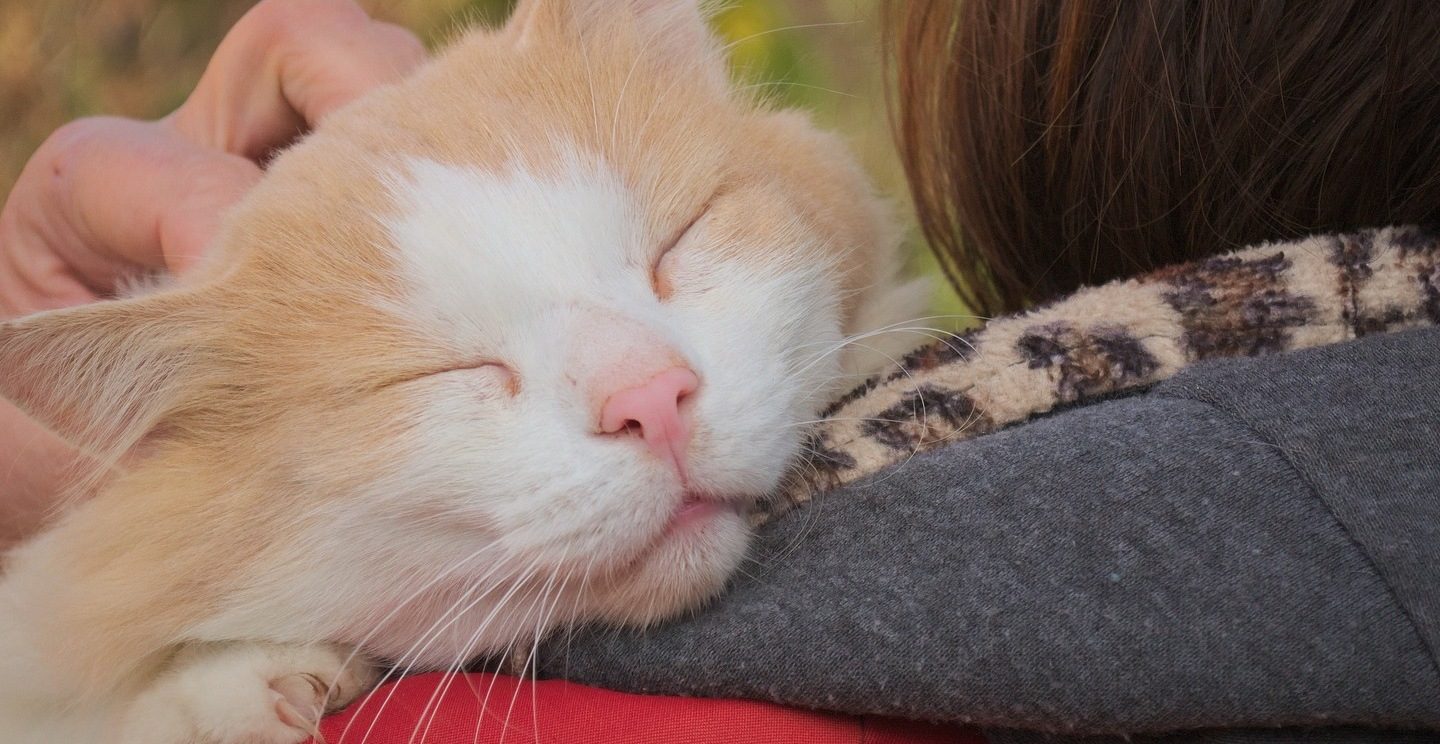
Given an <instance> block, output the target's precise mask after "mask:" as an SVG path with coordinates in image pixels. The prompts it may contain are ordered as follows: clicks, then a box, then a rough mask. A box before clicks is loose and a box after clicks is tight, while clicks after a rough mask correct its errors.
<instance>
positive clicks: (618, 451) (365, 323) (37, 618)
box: [0, 0, 925, 744]
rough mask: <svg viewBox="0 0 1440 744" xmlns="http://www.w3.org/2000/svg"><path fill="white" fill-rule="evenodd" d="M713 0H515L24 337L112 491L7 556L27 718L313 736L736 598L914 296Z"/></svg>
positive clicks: (47, 420) (16, 348) (147, 731)
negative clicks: (849, 394) (178, 239)
mask: <svg viewBox="0 0 1440 744" xmlns="http://www.w3.org/2000/svg"><path fill="white" fill-rule="evenodd" d="M706 24H707V22H706V18H705V13H704V11H703V10H702V9H701V8H700V7H699V5H698V4H697V0H569V1H566V0H524V1H523V2H521V3H520V6H519V8H518V9H517V10H516V12H515V13H514V14H513V16H512V17H511V19H510V20H509V21H508V22H507V23H506V24H505V25H504V26H502V27H500V28H498V29H483V28H482V29H474V30H471V31H468V32H466V33H465V34H464V35H462V36H461V37H460V38H459V39H458V40H457V41H456V42H455V43H453V44H452V45H450V46H449V48H447V49H446V50H445V51H444V52H443V53H442V54H440V55H438V56H437V57H436V59H435V60H434V61H432V62H431V63H429V64H428V65H427V66H426V67H424V68H422V69H421V70H420V71H418V72H417V73H416V74H415V75H413V76H412V77H410V78H409V79H407V80H406V81H404V82H402V83H399V84H395V85H393V86H389V87H386V88H382V89H379V90H377V91H375V92H373V93H371V94H369V95H367V96H365V97H364V98H362V99H360V100H358V101H356V102H355V103H353V104H351V105H349V106H347V107H345V108H343V109H341V110H339V111H337V112H336V113H334V114H333V115H331V116H330V117H329V118H327V119H326V120H325V121H324V122H323V123H322V125H321V126H319V127H318V128H317V130H316V131H315V132H313V133H312V134H311V135H309V136H307V137H306V138H304V139H303V140H302V141H300V142H299V143H297V144H296V145H294V146H292V147H291V148H289V149H288V150H286V151H284V152H283V153H281V154H280V155H279V156H278V157H277V158H276V159H275V160H274V161H273V162H272V163H271V164H270V165H269V167H268V169H267V174H266V177H265V178H264V180H263V181H262V182H261V183H260V184H259V185H258V186H257V187H256V188H255V189H254V191H253V192H252V193H251V194H249V195H248V196H247V197H246V198H245V199H244V200H243V202H242V203H241V204H240V205H239V206H237V207H236V208H235V209H234V210H233V211H232V212H231V213H230V214H229V215H228V216H227V218H226V222H225V225H224V227H223V229H222V233H221V237H220V238H219V239H218V240H217V244H216V246H215V250H214V251H213V252H212V254H211V255H210V256H209V258H207V259H206V261H205V262H204V263H203V265H202V266H200V267H199V268H198V269H197V270H196V271H194V272H192V273H190V274H188V275H186V276H185V277H183V278H181V279H177V280H175V281H174V282H173V283H171V284H168V285H165V286H162V287H158V288H152V289H150V290H148V291H145V292H143V293H140V294H137V295H134V296H128V297H124V298H119V299H115V300H110V301H106V302H101V303H98V304H94V305H90V306H85V307H78V308H74V309H67V310H60V311H54V312H46V313H40V314H36V315H33V316H29V317H26V318H22V319H19V320H16V321H12V322H9V323H6V324H3V325H0V371H3V375H0V394H4V395H5V396H6V397H7V398H9V399H11V400H13V401H15V402H16V403H17V404H18V405H20V406H21V407H22V408H23V409H24V410H26V411H27V412H28V413H29V414H30V415H32V416H33V417H35V418H36V419H37V420H39V421H41V422H43V423H44V424H46V425H47V426H48V427H50V428H51V429H52V430H54V431H55V432H57V433H59V434H61V435H62V436H64V437H65V438H67V439H68V440H69V441H71V442H73V443H74V444H75V445H76V446H78V447H79V448H80V449H81V450H82V451H84V452H85V453H87V454H88V455H89V456H90V457H91V459H92V461H93V465H94V468H93V470H94V473H95V475H94V476H93V477H92V478H89V479H87V480H85V481H84V485H85V486H86V487H87V488H90V489H91V490H92V491H93V492H94V496H93V498H90V499H87V500H83V501H81V502H79V503H77V504H76V505H75V506H73V507H72V508H70V509H68V510H67V511H66V513H65V514H63V516H61V517H60V518H59V519H58V520H57V521H55V522H54V523H53V524H52V525H50V526H49V527H48V528H47V529H46V530H45V531H44V532H42V533H41V534H40V535H38V536H36V537H34V538H33V539H31V540H30V541H28V542H27V543H25V544H23V545H22V546H20V547H19V548H17V549H16V550H14V551H13V552H12V553H11V554H10V555H9V556H8V557H7V560H6V565H5V573H4V576H3V579H0V658H3V659H4V660H5V663H4V664H3V667H0V741H5V742H10V743H12V744H13V743H23V742H42V741H43V742H52V743H53V742H91V741H96V742H98V741H118V742H121V743H122V744H181V742H190V741H205V742H218V743H219V744H230V743H232V742H235V743H238V742H261V743H264V744H270V743H272V742H273V743H274V744H282V743H285V744H288V743H292V742H299V741H302V740H304V739H305V738H306V737H307V736H308V735H309V734H310V733H311V732H312V731H313V729H314V724H315V721H316V720H317V718H318V716H319V715H320V714H321V713H322V712H323V711H324V710H326V709H330V710H333V709H335V708H337V707H339V706H343V705H344V704H346V703H347V702H349V701H351V700H353V699H355V698H356V696H358V695H360V694H361V693H363V692H364V691H365V690H366V689H368V688H369V687H370V686H372V685H374V684H376V683H377V682H378V675H377V672H376V671H375V665H374V663H373V662H372V661H370V660H371V659H385V660H387V661H389V662H391V663H393V664H395V665H397V666H400V667H403V668H406V669H415V670H418V669H447V668H453V667H454V666H455V665H457V664H459V663H460V662H463V661H464V660H466V659H470V658H476V657H482V656H487V655H495V654H501V653H504V652H506V651H507V650H508V649H511V648H512V647H514V646H516V645H517V644H530V643H533V642H535V641H536V640H537V639H538V638H539V637H541V636H543V635H544V634H545V633H546V632H547V631H550V630H552V629H554V628H556V627H560V626H565V625H570V624H575V623H592V622H593V623H610V624H616V625H625V626H643V625H645V624H648V623H652V622H655V621H657V620H659V619H662V618H666V617H669V616H673V615H675V614H677V613H680V612H683V611H686V610H689V609H692V608H695V607H697V606H699V605H700V604H701V603H703V602H704V601H705V600H706V599H708V598H710V597H713V596H714V595H715V594H716V593H718V592H719V591H721V589H722V588H723V586H724V585H725V582H726V580H727V579H728V578H729V576H730V575H731V573H732V572H733V571H735V570H736V568H737V566H738V565H739V563H740V561H741V560H742V559H743V557H744V555H745V551H746V546H747V543H748V540H749V536H750V532H749V526H748V522H747V518H746V511H747V509H748V508H749V507H750V505H751V504H752V503H754V501H755V500H756V499H757V498H761V497H763V496H764V495H765V494H766V493H767V492H770V491H771V490H773V489H774V488H775V487H776V485H777V483H778V482H779V481H780V479H781V478H782V476H783V474H784V473H785V471H786V468H787V466H789V465H790V464H791V463H792V460H793V459H794V458H795V457H796V456H797V453H799V452H800V450H801V447H802V444H801V442H802V437H803V433H804V431H805V424H806V423H807V422H808V421H809V420H810V419H812V418H814V416H815V414H816V411H817V410H818V409H819V408H820V407H821V406H822V405H823V404H824V403H825V402H826V401H827V398H828V397H829V396H830V395H832V394H833V393H834V392H836V391H837V390H838V389H839V388H838V387H837V386H844V385H846V384H847V383H853V382H854V381H856V375H863V374H865V373H866V372H868V371H870V370H871V369H873V368H874V367H875V366H876V365H877V364H884V363H885V360H886V359H888V358H890V357H891V356H892V355H893V353H895V352H898V351H899V350H900V345H901V344H903V340H897V339H889V340H887V339H886V338H885V337H884V336H883V335H882V336H877V337H875V338H874V339H872V340H870V341H867V342H866V343H865V344H857V345H850V346H848V347H847V346H846V344H845V343H844V340H845V339H847V338H851V337H855V336H856V335H858V334H862V333H864V332H867V331H871V330H874V329H880V328H883V327H884V326H885V325H886V324H887V323H890V322H892V321H898V320H902V319H904V318H908V317H912V316H913V315H916V314H918V313H919V312H920V310H921V309H922V307H923V304H924V299H925V297H924V292H923V291H922V288H921V287H920V285H917V284H916V283H914V282H907V281H903V280H901V279H899V278H897V270H896V267H897V265H898V264H899V263H900V261H899V258H898V253H897V251H898V242H899V241H898V231H897V230H895V229H894V227H893V225H892V222H891V219H890V217H889V215H888V210H887V208H886V207H885V205H884V203H883V201H882V200H881V199H879V198H877V196H876V195H875V193H874V192H873V190H872V187H871V186H870V184H869V183H868V181H867V180H866V178H865V177H864V175H863V174H862V172H861V170H860V168H859V167H858V166H857V164H856V163H855V162H854V161H853V159H852V158H851V156H850V155H849V154H847V152H846V150H845V148H844V147H843V145H842V144H841V142H840V141H839V140H838V139H837V138H836V137H835V136H833V135H830V134H826V133H822V132H821V131H819V130H818V129H816V128H815V127H813V126H812V125H811V124H810V123H809V121H808V119H807V118H806V117H805V116H804V115H802V114H800V113H796V112H790V111H777V110H773V109H772V108H770V107H767V106H765V105H763V104H762V103H761V102H758V101H756V100H754V98H753V97H751V96H748V95H746V94H745V93H744V92H743V91H741V90H739V89H738V88H737V86H734V85H733V84H732V83H731V82H730V79H729V75H728V71H727V67H726V61H725V58H724V49H723V48H722V47H721V46H720V45H719V43H718V42H717V41H716V39H715V38H714V37H713V35H712V34H711V33H710V31H709V30H708V27H707V25H706Z"/></svg>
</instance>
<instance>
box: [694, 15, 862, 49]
mask: <svg viewBox="0 0 1440 744" xmlns="http://www.w3.org/2000/svg"><path fill="white" fill-rule="evenodd" d="M859 23H860V22H859V21H825V22H821V23H798V24H795V25H791V26H780V27H778V28H767V29H765V30H764V31H757V32H755V33H753V34H749V35H747V36H742V37H740V38H738V39H733V40H731V41H730V42H729V43H728V44H726V45H725V46H722V47H720V51H721V52H724V53H728V52H730V50H732V49H734V48H735V47H737V46H739V45H741V44H744V43H745V42H747V41H750V40H752V39H758V38H760V37H762V36H769V35H770V34H778V33H781V32H783V31H802V30H805V29H811V28H833V27H838V26H854V25H857V24H859Z"/></svg>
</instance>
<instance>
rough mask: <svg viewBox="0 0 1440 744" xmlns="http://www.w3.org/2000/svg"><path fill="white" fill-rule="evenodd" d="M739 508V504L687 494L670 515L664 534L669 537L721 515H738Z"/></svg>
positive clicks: (697, 494)
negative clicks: (728, 513)
mask: <svg viewBox="0 0 1440 744" xmlns="http://www.w3.org/2000/svg"><path fill="white" fill-rule="evenodd" d="M740 508H741V507H740V505H739V504H736V503H735V502H734V501H731V500H727V499H718V498H714V497H712V496H708V495H706V494H699V493H691V492H687V493H686V494H685V497H684V498H683V499H682V500H681V501H680V504H679V505H678V506H676V507H675V511H674V512H672V513H671V515H670V521H669V522H667V523H666V525H665V533H664V534H665V536H667V537H669V536H671V535H674V534H676V533H678V532H682V531H684V530H687V529H691V528H695V527H699V526H701V525H703V524H704V523H706V522H710V521H712V520H714V519H715V518H716V517H718V516H720V515H721V514H724V513H727V512H730V513H738V512H739V511H740Z"/></svg>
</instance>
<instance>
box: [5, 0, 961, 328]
mask: <svg viewBox="0 0 1440 744" xmlns="http://www.w3.org/2000/svg"><path fill="white" fill-rule="evenodd" d="M513 1H514V0H360V3H361V5H363V6H365V7H366V8H367V9H368V10H369V11H370V12H371V13H372V14H373V15H375V16H376V17H379V18H382V19H385V20H388V21H391V22H394V23H398V24H401V25H403V26H406V27H408V28H410V29H412V30H414V31H415V32H416V33H417V34H419V35H420V36H421V38H423V39H424V40H425V41H426V43H427V44H429V45H430V46H431V47H432V48H433V47H434V46H435V45H436V44H437V43H439V42H440V41H441V40H443V39H445V38H447V37H449V36H450V35H452V34H453V32H454V31H455V29H456V28H458V27H460V26H462V25H465V24H467V23H472V22H481V23H489V24H497V23H500V22H501V21H503V19H504V18H505V16H506V15H507V14H508V12H509V9H510V7H511V6H512V5H513ZM254 4H255V0H0V194H8V193H9V190H10V186H11V184H12V183H13V182H14V179H15V177H16V176H17V175H18V174H19V172H20V169H21V167H22V166H24V164H25V160H26V159H27V158H28V157H29V156H30V153H31V152H33V151H34V149H35V148H36V146H38V145H39V144H40V142H41V141H42V140H44V138H45V137H46V136H47V135H48V134H49V133H50V132H51V131H53V130H54V129H55V128H56V127H58V126H60V125H61V124H63V123H65V122H66V121H68V120H70V119H74V118H77V117H81V116H87V115H91V114H114V115H121V116H131V117H138V118H155V117H159V116H163V115H164V114H166V113H168V112H169V111H170V110H171V109H173V108H175V107H176V106H177V105H178V104H179V103H180V102H181V101H182V100H184V98H185V96H186V94H187V93H188V92H189V91H190V89H191V87H193V86H194V84H195V81H196V80H198V79H199V77H200V73H201V72H202V71H203V70H204V67H205V62H206V60H208V59H209V57H210V54H211V52H212V51H213V50H214V49H215V46H216V45H217V44H218V43H219V41H220V38H221V37H222V36H223V35H224V33H225V31H226V30H227V29H228V28H229V27H230V26H231V25H233V24H234V23H235V21H236V20H237V19H239V17H240V16H241V15H243V14H244V13H245V11H246V10H247V9H249V8H250V7H251V6H252V5H254ZM880 5H881V3H880V2H878V1H877V0H731V1H730V2H727V3H725V4H724V5H723V6H722V7H723V9H722V10H721V11H719V13H718V14H717V15H716V16H715V19H714V23H715V27H716V30H717V32H718V33H719V34H720V35H721V36H722V37H724V38H725V39H726V41H728V42H730V43H732V44H733V47H732V51H731V54H732V61H733V64H734V67H735V72H736V76H737V78H738V79H739V80H741V81H742V82H744V83H745V84H750V85H755V86H758V87H760V88H762V89H763V90H764V91H765V92H766V93H767V94H768V95H770V96H773V97H774V98H775V99H776V100H777V101H778V102H780V103H782V104H785V105H791V106H798V107H802V108H805V109H808V110H810V111H812V112H814V114H815V118H816V120H817V121H818V122H819V123H821V124H822V125H823V126H826V127H828V128H831V129H835V130H837V131H839V132H841V133H842V134H844V135H845V136H846V138H847V139H848V140H849V141H850V143H851V145H852V147H853V148H854V149H855V150H856V152H857V153H858V154H859V156H860V158H861V161H862V162H863V163H864V165H865V166H866V168H867V169H868V170H869V171H870V173H871V174H872V176H873V177H874V178H875V179H876V181H877V182H878V183H879V185H880V187H881V189H882V190H883V191H884V192H885V193H887V194H890V195H893V198H895V199H896V201H897V202H898V203H899V204H900V208H899V209H897V212H898V213H899V214H902V215H905V216H907V217H908V215H909V209H908V206H906V202H905V201H904V182H903V178H902V176H901V173H900V170H899V167H898V164H897V161H896V156H895V152H894V147H893V144H892V139H891V137H890V133H889V130H888V127H887V116H886V108H885V98H884V85H883V80H882V74H883V73H882V69H881V67H882V65H881V51H880V47H881V31H880V24H879V17H878V12H879V9H880ZM909 234H911V235H913V234H914V231H913V230H911V231H909ZM910 242H911V244H912V246H918V241H916V240H914V239H912V240H911V241H910ZM913 260H914V261H915V262H916V263H917V266H918V267H919V268H920V269H921V270H923V271H929V272H933V271H934V270H935V269H934V265H933V262H932V261H931V260H930V259H929V255H928V253H926V252H925V251H923V250H920V249H918V248H916V249H915V250H913ZM936 285H937V291H936V305H937V309H938V310H940V311H943V312H958V311H959V310H958V306H957V305H956V304H955V301H954V299H953V297H952V296H951V295H950V294H949V292H948V290H947V289H946V288H945V287H944V282H943V280H940V281H937V282H936ZM935 325H943V326H945V327H948V326H949V325H950V324H949V323H945V324H935Z"/></svg>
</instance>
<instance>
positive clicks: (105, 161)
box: [11, 118, 260, 295]
mask: <svg viewBox="0 0 1440 744" xmlns="http://www.w3.org/2000/svg"><path fill="white" fill-rule="evenodd" d="M32 168H33V169H35V170H34V174H33V176H32V174H31V171H32ZM26 171H27V173H26V174H22V177H21V180H20V182H18V183H17V187H16V193H14V194H12V196H11V199H12V200H14V199H17V198H19V199H21V202H20V203H17V204H15V205H13V208H14V209H16V210H18V211H19V213H20V214H22V215H28V217H27V218H26V219H23V220H20V223H21V224H23V225H26V226H28V232H29V235H28V236H27V237H28V238H29V240H30V241H31V245H33V246H35V248H36V250H41V249H43V248H48V250H50V251H51V252H52V253H54V254H55V255H56V256H58V257H59V258H60V259H61V261H62V262H63V264H64V265H65V266H66V267H68V270H69V271H70V272H72V274H73V277H74V279H75V280H77V281H79V282H80V283H82V284H83V285H84V286H86V287H88V288H89V289H91V290H92V291H94V292H96V293H97V294H101V295H104V294H109V293H111V292H113V290H114V289H115V287H114V283H115V281H116V278H117V277H120V276H125V275H127V274H132V273H134V271H135V269H136V268H149V269H161V268H168V269H180V268H184V267H186V266H188V265H190V264H193V263H194V262H195V261H196V260H198V258H199V257H200V256H201V255H202V254H203V252H204V249H205V247H206V245H207V244H208V243H209V242H210V240H211V239H212V238H213V237H214V234H215V232H216V230H217V229H218V227H219V219H220V216H221V215H222V214H223V213H224V212H225V210H226V209H228V208H229V207H230V206H231V205H232V204H234V203H235V202H236V201H238V200H239V199H240V197H241V196H243V195H244V194H245V192H246V191H248V190H249V188H250V187H251V186H253V185H254V183H255V182H256V181H258V180H259V178H260V169H259V168H258V167H257V166H256V165H255V164H254V163H252V162H250V161H249V160H246V159H244V158H241V157H238V156H235V155H229V154H226V153H223V152H218V151H214V150H208V149H206V148H203V147H200V146H198V145H195V144H193V143H191V142H189V141H187V140H185V139H183V138H181V137H178V136H176V135H175V134H174V133H173V132H171V131H170V130H168V129H167V128H165V127H162V126H160V125H157V124H154V123H147V122H138V121H131V120H128V119H116V118H93V119H82V120H80V121H77V122H73V123H71V124H67V125H66V126H65V127H62V128H61V129H60V130H59V131H57V132H56V133H55V134H54V135H52V136H51V138H50V139H49V140H47V141H46V142H45V144H43V145H42V146H41V148H40V150H39V151H38V152H36V154H35V156H34V157H33V158H32V160H31V162H30V163H29V164H27V166H26ZM23 239H24V238H22V241H23Z"/></svg>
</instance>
